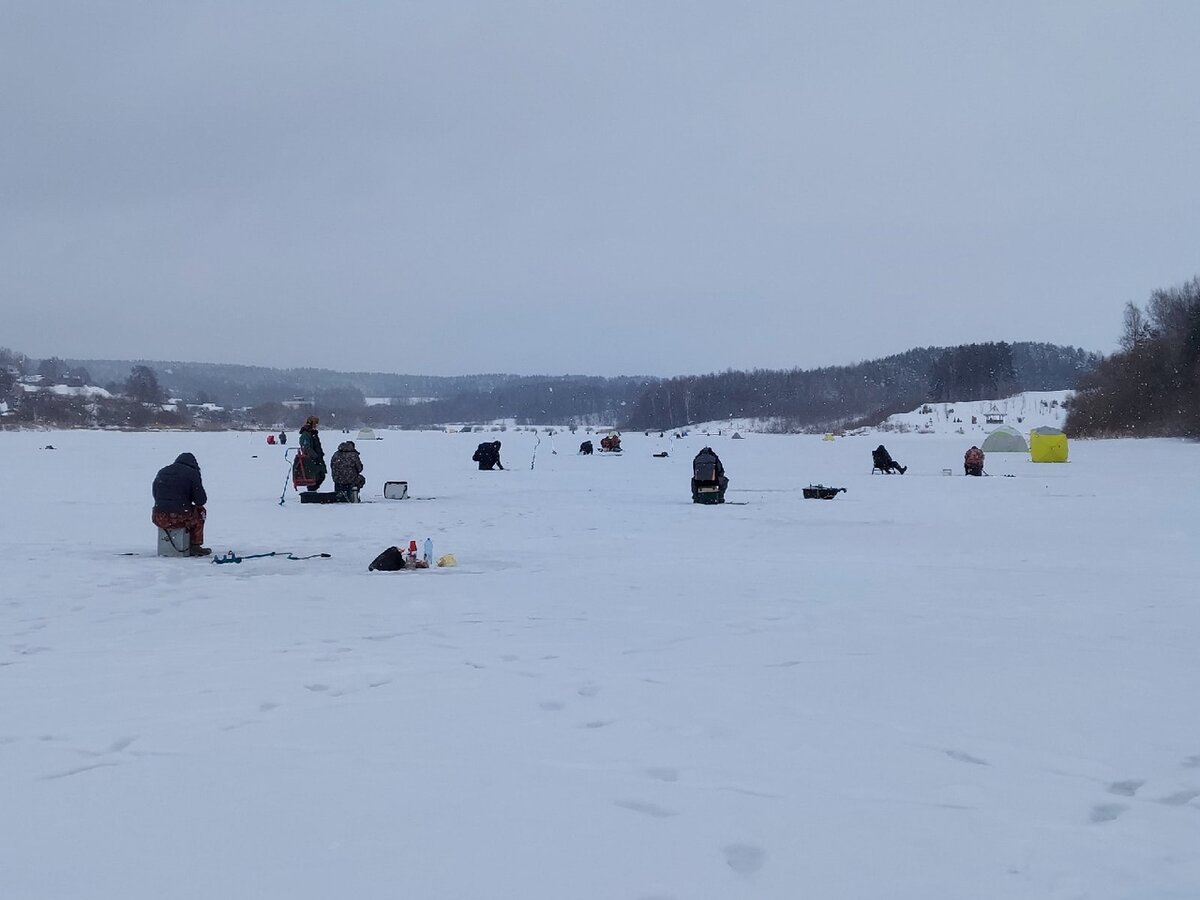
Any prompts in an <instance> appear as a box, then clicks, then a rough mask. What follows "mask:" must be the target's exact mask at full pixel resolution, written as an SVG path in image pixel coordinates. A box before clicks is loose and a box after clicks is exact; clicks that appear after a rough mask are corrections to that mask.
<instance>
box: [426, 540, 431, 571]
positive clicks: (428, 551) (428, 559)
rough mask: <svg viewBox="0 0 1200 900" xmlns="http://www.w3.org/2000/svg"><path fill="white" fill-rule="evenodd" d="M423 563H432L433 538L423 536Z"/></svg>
mask: <svg viewBox="0 0 1200 900" xmlns="http://www.w3.org/2000/svg"><path fill="white" fill-rule="evenodd" d="M425 565H427V566H432V565H433V539H432V538H425Z"/></svg>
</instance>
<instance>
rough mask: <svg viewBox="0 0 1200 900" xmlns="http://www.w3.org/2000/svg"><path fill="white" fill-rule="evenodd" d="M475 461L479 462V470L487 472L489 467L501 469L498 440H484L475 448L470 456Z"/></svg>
mask: <svg viewBox="0 0 1200 900" xmlns="http://www.w3.org/2000/svg"><path fill="white" fill-rule="evenodd" d="M471 459H473V460H474V461H475V462H477V463H479V471H480V472H487V471H490V470H491V469H503V468H504V466H502V465H501V464H500V442H499V441H484V442H483V443H482V444H480V445H479V446H478V447H476V448H475V455H474V456H472V457H471Z"/></svg>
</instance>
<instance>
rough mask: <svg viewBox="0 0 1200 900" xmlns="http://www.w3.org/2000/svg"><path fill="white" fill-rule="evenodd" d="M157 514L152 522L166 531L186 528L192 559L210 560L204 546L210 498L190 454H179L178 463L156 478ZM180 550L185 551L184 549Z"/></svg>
mask: <svg viewBox="0 0 1200 900" xmlns="http://www.w3.org/2000/svg"><path fill="white" fill-rule="evenodd" d="M153 490H154V511H153V512H152V513H151V514H150V521H151V522H153V523H154V524H155V525H157V526H158V527H159V528H161V529H163V530H164V531H171V530H173V529H176V528H185V529H187V532H188V537H189V538H191V542H192V545H191V547H190V548H189V549H188V555H189V556H208V555H209V554H210V553H212V551H211V550H210V549H208V548H207V547H205V546H203V544H204V517H205V515H206V513H205V511H204V504H205V503H207V502H208V494H206V493H205V491H204V482H203V481H201V479H200V464H199V463H197V462H196V457H194V456H192V454H190V453H180V454H179V455H178V456H177V457H175V462H173V463H171V465H169V466H164V467H163V468H161V469H159V470H158V474H157V475H155V476H154V487H153ZM179 549H183V548H182V547H181V548H179Z"/></svg>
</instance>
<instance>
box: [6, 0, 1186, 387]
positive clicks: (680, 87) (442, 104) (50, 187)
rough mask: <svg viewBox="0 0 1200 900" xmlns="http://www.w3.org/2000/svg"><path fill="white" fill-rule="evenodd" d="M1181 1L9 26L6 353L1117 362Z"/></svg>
mask: <svg viewBox="0 0 1200 900" xmlns="http://www.w3.org/2000/svg"><path fill="white" fill-rule="evenodd" d="M1197 46H1200V2H1194V0H1178V2H1153V0H1145V2H1142V0H1129V2H1123V3H1114V2H1100V0H1084V2H1042V0H1038V2H1003V3H996V2H986V3H985V2H972V0H945V2H924V0H922V2H912V0H909V2H877V3H854V2H848V3H841V2H800V0H790V2H758V3H753V2H748V3H731V2H727V0H721V2H707V0H705V2H690V3H682V2H678V3H676V2H661V0H653V2H651V0H630V2H619V0H604V2H582V0H580V2H574V0H554V2H551V0H544V2H519V0H517V2H512V0H505V2H494V3H478V2H470V3H467V2H457V0H439V2H420V3H403V2H381V3H368V2H353V3H346V2H328V3H313V2H297V0H286V2H278V3H276V2H264V0H253V2H236V3H217V2H198V3H154V2H143V3H121V2H112V3H107V2H105V3H101V2H93V0H88V2H79V3H54V2H45V0H35V2H19V0H8V2H6V3H4V4H3V6H2V7H0V79H2V83H3V89H0V306H2V307H3V313H2V320H0V345H5V346H9V347H12V348H13V349H16V350H21V351H24V352H26V353H28V354H30V355H32V356H35V357H44V356H50V355H58V356H66V357H107V358H111V357H116V358H157V359H180V360H200V361H213V362H238V363H252V364H261V365H276V366H298V365H315V366H321V367H327V368H334V369H354V370H376V371H392V372H404V373H420V374H446V375H448V374H461V373H474V372H512V373H525V374H535V373H554V374H561V373H568V372H570V373H587V374H599V375H616V374H650V375H674V374H685V373H700V372H710V371H714V370H721V369H725V368H730V367H731V368H754V367H764V368H790V367H793V366H800V367H804V368H808V367H811V366H817V365H826V364H839V363H849V362H853V361H856V360H861V359H868V358H873V357H877V356H882V355H886V354H889V353H896V352H900V351H903V350H906V349H908V348H910V347H913V346H922V345H943V344H954V343H962V342H970V341H985V340H1010V341H1014V340H1044V341H1053V342H1057V343H1065V344H1074V345H1077V346H1082V347H1085V348H1087V349H1094V350H1101V351H1105V352H1108V351H1111V350H1112V349H1114V347H1115V343H1116V339H1117V337H1118V335H1119V331H1120V325H1121V310H1122V307H1123V305H1124V304H1125V302H1126V301H1129V300H1133V301H1135V302H1139V303H1140V302H1143V301H1145V300H1146V299H1147V298H1148V297H1149V295H1150V292H1151V291H1153V290H1154V289H1155V288H1159V287H1169V286H1171V285H1175V284H1178V283H1180V282H1182V281H1184V280H1187V279H1190V278H1191V277H1193V276H1195V275H1197V274H1200V53H1198V52H1197Z"/></svg>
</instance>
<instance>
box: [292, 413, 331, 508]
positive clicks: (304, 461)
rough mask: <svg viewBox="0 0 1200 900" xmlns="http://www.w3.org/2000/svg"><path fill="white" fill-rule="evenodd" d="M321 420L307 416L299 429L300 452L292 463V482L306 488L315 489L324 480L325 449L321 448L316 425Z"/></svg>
mask: <svg viewBox="0 0 1200 900" xmlns="http://www.w3.org/2000/svg"><path fill="white" fill-rule="evenodd" d="M319 424H321V420H320V419H318V418H317V417H316V416H309V417H308V418H307V419H306V420H305V421H304V425H303V427H301V429H300V452H299V453H297V454H296V461H295V462H294V463H292V483H293V484H295V485H296V487H300V485H304V487H305V489H306V490H310V491H315V490H317V489H318V488H320V487H321V482H323V481H324V480H325V472H326V469H325V451H324V450H323V449H321V435H320V434H319V433H318V432H317V426H318V425H319Z"/></svg>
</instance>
